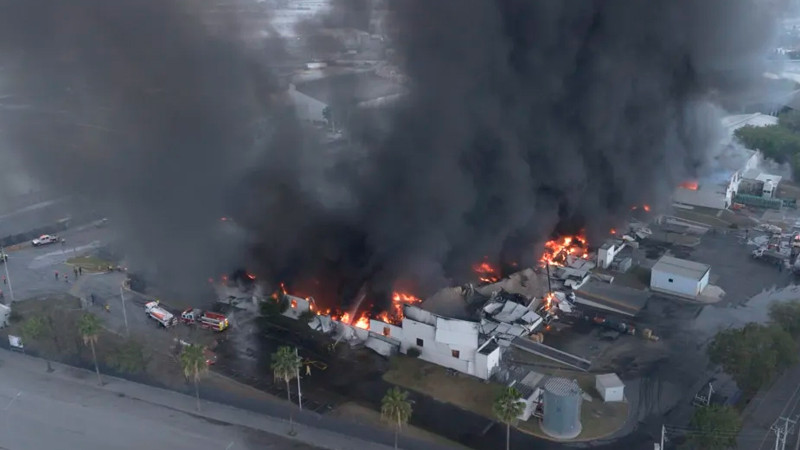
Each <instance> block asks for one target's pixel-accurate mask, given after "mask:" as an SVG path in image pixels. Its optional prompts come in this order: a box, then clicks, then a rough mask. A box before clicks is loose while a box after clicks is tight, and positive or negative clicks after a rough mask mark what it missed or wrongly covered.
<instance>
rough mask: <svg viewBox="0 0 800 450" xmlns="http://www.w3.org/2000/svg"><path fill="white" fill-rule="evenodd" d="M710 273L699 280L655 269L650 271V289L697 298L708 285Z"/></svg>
mask: <svg viewBox="0 0 800 450" xmlns="http://www.w3.org/2000/svg"><path fill="white" fill-rule="evenodd" d="M709 273H710V272H706V274H705V276H704V277H703V279H702V280H700V281H697V280H694V279H691V278H686V277H682V276H679V275H675V274H672V273H667V272H662V271H660V270H655V269H654V270H652V271H651V272H650V289H652V290H654V291H659V292H664V293H667V294H673V295H678V296H681V297H689V298H696V297H697V296H698V295H699V294H700V291H702V290H703V288H704V287H705V286H706V285H708V274H709Z"/></svg>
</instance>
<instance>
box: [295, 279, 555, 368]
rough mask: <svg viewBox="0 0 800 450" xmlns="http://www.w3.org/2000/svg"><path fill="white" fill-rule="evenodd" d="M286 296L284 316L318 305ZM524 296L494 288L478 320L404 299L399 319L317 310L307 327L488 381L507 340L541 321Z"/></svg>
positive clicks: (297, 315) (382, 352)
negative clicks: (360, 318)
mask: <svg viewBox="0 0 800 450" xmlns="http://www.w3.org/2000/svg"><path fill="white" fill-rule="evenodd" d="M503 294H506V295H503ZM286 298H288V299H289V306H288V307H287V309H286V311H284V313H283V315H284V316H286V317H290V318H293V319H299V318H301V316H302V315H303V313H304V312H305V311H308V310H313V308H314V307H313V300H312V299H303V298H300V297H295V296H291V295H287V296H286ZM521 300H524V299H518V298H516V297H513V298H512V297H509V295H507V293H496V294H495V295H493V296H492V297H490V299H489V301H488V302H487V303H486V304H485V305H484V307H483V308H482V309H481V314H480V315H481V317H480V320H462V319H454V318H449V317H444V316H441V315H438V314H434V313H432V312H430V311H426V310H425V309H422V308H420V307H419V306H414V305H409V304H406V305H403V318H402V321H401V322H400V323H399V324H393V323H388V322H384V321H381V320H376V319H370V320H369V325H368V326H367V325H366V324H360V326H359V325H356V324H351V323H347V321H341V320H337V319H334V318H332V317H331V316H328V315H325V314H317V315H316V316H314V317H312V318H311V320H310V321H309V327H311V328H312V329H314V330H317V331H320V332H322V333H327V334H330V335H331V336H332V338H334V339H335V340H336V341H337V342H340V341H344V342H346V343H348V344H349V345H353V346H358V345H363V346H365V347H367V348H369V349H372V350H374V351H375V352H377V353H378V354H380V355H383V356H390V355H392V354H394V353H397V352H400V353H404V354H411V353H415V354H417V355H418V357H419V358H420V359H422V360H425V361H428V362H431V363H434V364H437V365H440V366H443V367H447V368H449V369H453V370H457V371H459V372H462V373H465V374H468V375H472V376H474V377H477V378H480V379H483V380H486V379H489V378H490V377H491V376H492V375H493V374H494V373H495V371H496V370H497V369H498V368H499V366H500V357H501V352H502V351H503V349H504V348H505V347H507V344H508V342H510V341H511V340H513V339H514V338H517V337H525V336H529V335H531V334H532V333H534V332H535V331H536V330H537V329H538V327H539V326H541V324H542V323H543V319H542V317H541V316H539V315H538V314H537V313H536V312H535V311H534V310H533V309H532V308H533V306H534V305H535V304H536V302H535V301H528V302H527V303H528V305H527V306H526V305H525V304H523V303H521V302H520V301H521Z"/></svg>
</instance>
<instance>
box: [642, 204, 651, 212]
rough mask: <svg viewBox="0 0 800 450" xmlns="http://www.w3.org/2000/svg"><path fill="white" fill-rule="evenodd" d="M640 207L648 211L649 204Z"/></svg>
mask: <svg viewBox="0 0 800 450" xmlns="http://www.w3.org/2000/svg"><path fill="white" fill-rule="evenodd" d="M642 208H643V209H644V210H645V212H650V205H643V206H642Z"/></svg>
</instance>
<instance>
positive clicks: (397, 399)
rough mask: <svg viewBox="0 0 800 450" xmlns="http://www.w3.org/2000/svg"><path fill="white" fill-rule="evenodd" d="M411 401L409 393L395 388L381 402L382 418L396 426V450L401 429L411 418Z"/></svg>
mask: <svg viewBox="0 0 800 450" xmlns="http://www.w3.org/2000/svg"><path fill="white" fill-rule="evenodd" d="M411 412H412V409H411V401H409V400H408V392H406V391H401V390H400V388H397V387H393V388H390V389H389V390H388V391H386V395H384V396H383V399H382V400H381V418H382V419H383V420H384V421H386V422H388V423H390V424H392V425H393V426H394V448H395V449H396V448H397V437H398V435H399V434H400V428H402V427H403V425H406V424H407V423H408V420H409V419H410V418H411Z"/></svg>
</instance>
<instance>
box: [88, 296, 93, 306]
mask: <svg viewBox="0 0 800 450" xmlns="http://www.w3.org/2000/svg"><path fill="white" fill-rule="evenodd" d="M89 298H91V299H92V306H94V294H89Z"/></svg>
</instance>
